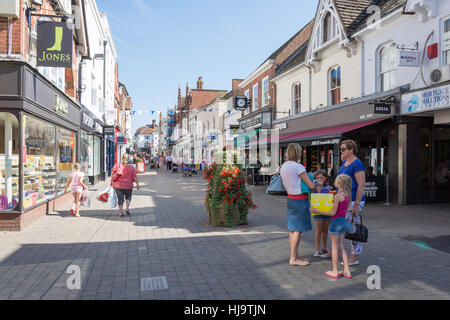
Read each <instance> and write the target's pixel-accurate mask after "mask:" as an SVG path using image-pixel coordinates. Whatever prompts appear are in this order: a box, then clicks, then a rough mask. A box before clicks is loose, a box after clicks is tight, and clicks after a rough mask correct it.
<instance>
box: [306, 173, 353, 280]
mask: <svg viewBox="0 0 450 320" xmlns="http://www.w3.org/2000/svg"><path fill="white" fill-rule="evenodd" d="M334 185H335V187H336V188H337V189H338V193H337V194H336V196H335V197H334V203H333V209H332V211H331V212H324V211H319V210H317V209H316V208H311V209H310V210H311V213H314V214H322V215H327V216H331V224H330V231H329V233H330V236H331V257H332V259H333V271H327V272H325V275H326V276H328V277H331V278H334V279H339V278H340V277H341V276H344V277H345V278H347V279H351V278H352V275H351V273H350V269H349V266H348V257H347V252H346V251H345V249H344V236H345V232H353V230H352V229H353V228H352V226H351V224H350V223H348V222H347V221H346V220H345V215H346V213H347V209H348V206H349V205H350V201H351V199H352V198H351V197H352V178H350V176H348V175H346V174H340V175H338V176H337V177H336V180H335V182H334ZM339 251H340V252H341V256H342V261H343V262H344V272H343V273H342V272H339V271H338V258H339Z"/></svg>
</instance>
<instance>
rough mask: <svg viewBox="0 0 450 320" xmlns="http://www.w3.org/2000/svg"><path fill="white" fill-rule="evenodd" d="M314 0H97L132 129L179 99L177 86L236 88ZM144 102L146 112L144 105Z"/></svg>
mask: <svg viewBox="0 0 450 320" xmlns="http://www.w3.org/2000/svg"><path fill="white" fill-rule="evenodd" d="M317 2H318V1H317V0H225V1H224V0H191V1H186V0H166V1H156V0H127V1H124V0H97V6H98V9H99V10H100V11H101V12H105V13H106V14H107V17H108V21H109V24H110V28H111V32H112V35H113V39H114V44H115V47H116V50H117V55H118V57H117V61H118V63H119V81H120V82H122V83H123V84H125V86H126V87H127V90H128V92H129V94H130V96H131V98H132V101H133V110H135V111H139V110H141V111H142V113H141V114H139V113H138V112H136V113H135V116H134V117H133V119H132V132H133V133H134V132H135V131H136V129H137V128H139V127H141V126H143V125H145V124H150V123H151V122H152V119H153V118H154V119H159V115H157V112H155V113H154V114H153V115H152V113H151V111H162V112H164V113H163V115H164V114H165V113H166V111H167V109H168V107H171V108H172V107H174V106H175V104H176V102H177V96H178V87H179V86H181V92H182V95H183V96H184V95H185V91H186V82H188V83H189V86H190V88H196V83H197V79H198V77H199V76H202V77H203V83H204V85H203V88H204V89H217V90H231V80H232V79H244V78H246V77H247V76H248V75H249V74H250V73H251V72H253V71H254V70H255V69H256V68H257V67H258V66H259V65H260V64H261V63H263V62H264V61H265V60H266V59H267V58H268V57H269V56H270V55H271V54H272V53H273V52H274V51H276V50H277V49H278V48H279V47H280V46H281V45H283V43H285V42H286V41H287V40H289V39H290V38H291V37H292V36H293V35H294V34H296V33H297V32H298V31H299V30H300V29H302V28H303V27H304V26H305V25H306V24H307V23H308V22H309V21H310V20H311V19H313V18H314V15H315V12H316V8H317ZM144 110H147V112H146V113H144V112H143V111H144Z"/></svg>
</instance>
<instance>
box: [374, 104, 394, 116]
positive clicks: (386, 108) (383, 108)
mask: <svg viewBox="0 0 450 320" xmlns="http://www.w3.org/2000/svg"><path fill="white" fill-rule="evenodd" d="M373 113H374V114H391V105H390V104H386V103H375V104H374V107H373Z"/></svg>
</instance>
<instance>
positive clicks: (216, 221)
mask: <svg viewBox="0 0 450 320" xmlns="http://www.w3.org/2000/svg"><path fill="white" fill-rule="evenodd" d="M247 213H248V209H247V210H245V209H241V210H239V209H237V208H232V210H230V212H229V216H228V217H227V215H226V213H225V208H224V207H223V206H220V207H219V208H218V209H217V210H215V211H213V210H208V214H209V224H210V225H212V226H215V227H233V226H239V225H246V224H248V221H247Z"/></svg>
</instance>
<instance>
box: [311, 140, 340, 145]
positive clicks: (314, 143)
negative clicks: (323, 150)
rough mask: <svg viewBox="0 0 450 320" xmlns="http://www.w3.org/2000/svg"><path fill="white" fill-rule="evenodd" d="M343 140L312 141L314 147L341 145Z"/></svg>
mask: <svg viewBox="0 0 450 320" xmlns="http://www.w3.org/2000/svg"><path fill="white" fill-rule="evenodd" d="M340 141H341V139H328V140H314V141H311V145H312V146H321V145H324V144H339V142H340Z"/></svg>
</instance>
